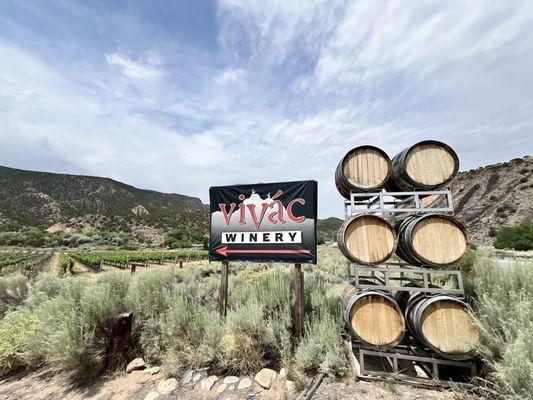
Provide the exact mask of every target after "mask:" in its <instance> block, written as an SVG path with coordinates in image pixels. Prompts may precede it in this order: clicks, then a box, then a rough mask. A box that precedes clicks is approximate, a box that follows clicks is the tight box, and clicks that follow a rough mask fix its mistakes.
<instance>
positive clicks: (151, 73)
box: [106, 53, 163, 80]
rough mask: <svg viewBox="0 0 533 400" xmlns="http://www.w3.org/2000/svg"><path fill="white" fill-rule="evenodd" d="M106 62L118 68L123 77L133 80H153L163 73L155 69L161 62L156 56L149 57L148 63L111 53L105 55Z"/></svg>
mask: <svg viewBox="0 0 533 400" xmlns="http://www.w3.org/2000/svg"><path fill="white" fill-rule="evenodd" d="M106 61H107V62H108V63H109V65H115V66H117V67H119V68H120V70H121V71H122V73H123V74H124V75H126V76H127V77H128V78H130V79H133V80H154V79H157V78H160V77H161V76H162V75H163V72H162V71H161V70H160V69H158V68H157V66H158V65H161V64H162V63H163V61H162V60H161V58H159V57H158V56H156V55H151V56H150V58H149V59H148V62H143V61H142V60H137V61H135V60H133V59H131V58H129V57H127V56H125V55H122V54H119V53H111V54H107V55H106Z"/></svg>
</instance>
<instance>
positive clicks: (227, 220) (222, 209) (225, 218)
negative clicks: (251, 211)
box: [218, 203, 237, 225]
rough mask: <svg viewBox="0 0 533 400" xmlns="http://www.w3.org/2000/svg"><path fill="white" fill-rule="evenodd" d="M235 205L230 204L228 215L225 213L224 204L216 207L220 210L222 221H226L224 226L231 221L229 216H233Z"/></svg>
mask: <svg viewBox="0 0 533 400" xmlns="http://www.w3.org/2000/svg"><path fill="white" fill-rule="evenodd" d="M236 206H237V205H236V204H235V203H231V206H230V209H229V214H228V213H227V212H226V204H224V203H220V204H219V205H218V207H219V208H220V211H222V215H223V216H224V220H225V221H226V225H229V221H230V219H231V215H232V214H233V211H235V207H236Z"/></svg>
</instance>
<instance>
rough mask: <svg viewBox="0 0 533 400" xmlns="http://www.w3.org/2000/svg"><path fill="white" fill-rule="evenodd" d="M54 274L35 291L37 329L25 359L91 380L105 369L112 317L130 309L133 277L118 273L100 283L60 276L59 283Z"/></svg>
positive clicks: (107, 276)
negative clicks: (128, 297) (130, 281)
mask: <svg viewBox="0 0 533 400" xmlns="http://www.w3.org/2000/svg"><path fill="white" fill-rule="evenodd" d="M54 278H55V277H52V276H48V277H44V278H42V280H41V282H40V284H39V285H38V287H37V288H36V289H35V290H34V288H32V290H31V292H33V293H31V294H32V297H31V298H32V299H33V300H32V302H31V305H32V308H33V315H34V317H35V319H36V329H35V332H34V334H33V335H32V336H31V338H30V339H29V341H28V347H27V350H26V354H25V357H26V363H27V364H28V366H36V365H41V364H42V365H44V366H45V368H46V369H48V370H50V371H57V372H59V371H63V372H67V373H70V374H72V375H73V376H76V377H82V378H84V379H88V378H91V377H93V376H95V375H97V374H98V373H99V372H100V371H101V368H102V361H103V357H104V352H105V346H106V344H107V339H108V336H109V332H110V323H111V317H114V316H116V315H117V314H119V313H121V312H124V311H127V306H126V294H127V292H128V288H129V285H128V283H129V282H128V281H129V279H130V278H129V276H128V275H126V274H122V273H119V272H117V273H109V274H106V275H104V276H103V277H102V279H101V280H100V281H99V282H97V283H95V284H88V283H87V282H86V281H85V280H83V279H79V278H67V279H62V280H61V279H58V281H59V285H56V284H57V282H56V281H55V279H54ZM36 299H40V300H41V301H40V302H39V303H37V302H36V301H35V300H36Z"/></svg>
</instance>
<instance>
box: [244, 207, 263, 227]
mask: <svg viewBox="0 0 533 400" xmlns="http://www.w3.org/2000/svg"><path fill="white" fill-rule="evenodd" d="M246 207H247V208H248V210H250V216H251V217H252V222H253V224H254V226H255V229H259V227H260V226H261V222H263V218H264V217H265V212H266V210H267V208H268V204H267V203H262V204H261V215H260V217H259V220H257V215H256V214H255V204H247V205H246Z"/></svg>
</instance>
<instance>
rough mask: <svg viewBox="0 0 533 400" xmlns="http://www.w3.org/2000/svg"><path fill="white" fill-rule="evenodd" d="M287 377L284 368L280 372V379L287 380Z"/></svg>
mask: <svg viewBox="0 0 533 400" xmlns="http://www.w3.org/2000/svg"><path fill="white" fill-rule="evenodd" d="M286 376H287V370H286V369H285V368H282V369H280V370H279V377H280V378H285V377H286Z"/></svg>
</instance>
